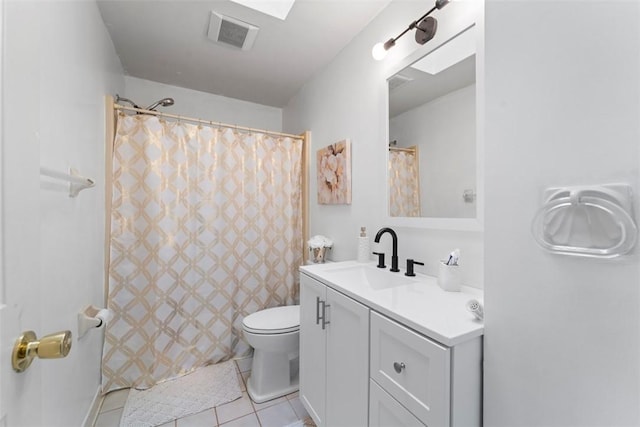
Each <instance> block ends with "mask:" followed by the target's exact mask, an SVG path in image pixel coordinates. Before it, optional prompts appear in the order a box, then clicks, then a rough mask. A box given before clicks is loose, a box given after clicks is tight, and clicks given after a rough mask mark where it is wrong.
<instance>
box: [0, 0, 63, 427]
mask: <svg viewBox="0 0 640 427" xmlns="http://www.w3.org/2000/svg"><path fill="white" fill-rule="evenodd" d="M20 3H22V4H20ZM38 7H39V6H38V4H37V2H32V3H26V2H15V1H5V0H0V34H2V37H3V39H2V46H1V50H0V51H1V52H2V55H1V56H0V57H1V60H0V61H1V62H2V64H0V65H1V66H0V70H1V71H0V93H1V94H2V103H1V104H0V105H1V107H0V108H1V110H0V149H1V153H2V154H1V160H0V188H1V197H0V223H1V228H0V245H1V248H0V249H1V251H0V253H1V255H0V384H1V386H0V387H1V388H0V425H3V426H10V427H15V426H41V425H45V424H46V423H44V422H43V415H42V391H41V383H42V374H41V370H40V369H41V366H40V365H41V364H40V363H38V361H34V363H33V364H32V365H31V367H30V368H29V369H28V370H27V371H25V372H23V373H20V374H18V373H16V372H14V371H13V369H12V367H11V351H12V349H13V345H14V342H15V340H16V339H17V338H18V336H19V335H20V334H21V333H22V332H23V331H25V330H34V331H35V332H36V333H37V334H38V336H39V335H40V333H41V332H42V331H41V326H42V324H41V318H40V312H41V310H42V305H41V304H42V303H43V302H42V301H41V298H40V294H41V292H40V263H39V261H40V252H39V246H40V201H39V195H40V172H39V168H40V152H39V141H38V132H37V131H38V118H39V109H38V106H39V75H40V64H39V59H38V58H37V55H25V54H24V52H34V51H36V50H33V47H34V46H37V45H38V41H39V38H40V31H39V30H38V28H37V23H38V19H34V17H37V16H38ZM18 15H21V16H18ZM13 18H16V19H13ZM14 25H21V26H22V27H23V28H21V30H20V33H21V34H25V35H28V36H27V37H24V38H22V39H21V40H20V41H19V43H13V42H12V43H7V42H6V40H5V39H4V35H5V34H7V33H8V32H9V30H10V29H11V27H12V26H14ZM25 26H26V28H24V27H25ZM14 34H15V32H14ZM6 82H11V84H6ZM7 99H12V100H14V101H12V103H11V105H7V102H6V100H7ZM60 392H64V390H60Z"/></svg>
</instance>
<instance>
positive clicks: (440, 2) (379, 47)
mask: <svg viewBox="0 0 640 427" xmlns="http://www.w3.org/2000/svg"><path fill="white" fill-rule="evenodd" d="M449 1H450V0H436V4H435V6H433V7H432V8H431V9H430V10H429V11H428V12H427V13H425V14H424V15H422V16H421V17H420V18H418V19H417V20H415V21H413V22H412V23H411V24H409V26H408V27H407V28H406V29H405V30H404V31H403V32H401V33H400V34H399V35H398V36H397V37H395V38H391V39H389V40H387V41H386V42H384V43H382V42H380V43H377V44H376V45H375V46H373V49H372V50H371V55H372V56H373V59H375V60H377V61H380V60H382V59H384V57H385V56H387V51H388V50H389V49H391V48H392V47H393V46H395V44H396V41H398V39H399V38H400V37H402V36H404V35H405V34H406V33H407V32H408V31H411V30H414V29H415V30H416V35H415V37H416V43H419V44H425V43H426V42H428V41H429V40H431V39H432V38H433V36H435V35H436V30H437V29H438V21H437V20H436V19H435V18H433V17H430V16H429V14H431V12H433V11H434V10H436V9H438V10H439V9H442V8H443V7H445V6H446V5H447V3H449Z"/></svg>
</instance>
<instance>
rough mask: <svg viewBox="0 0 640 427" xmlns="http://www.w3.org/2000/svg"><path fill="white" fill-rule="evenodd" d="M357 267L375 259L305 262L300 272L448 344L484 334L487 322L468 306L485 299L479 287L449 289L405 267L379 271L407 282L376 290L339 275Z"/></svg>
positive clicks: (392, 278)
mask: <svg viewBox="0 0 640 427" xmlns="http://www.w3.org/2000/svg"><path fill="white" fill-rule="evenodd" d="M355 266H366V267H367V268H374V269H375V268H376V267H375V263H373V262H372V263H366V264H361V263H358V262H356V261H342V262H331V263H324V264H313V265H304V266H301V267H300V271H301V272H302V273H304V274H306V275H308V276H311V277H313V278H314V279H317V280H319V281H321V282H322V283H324V284H325V285H327V286H329V287H330V288H332V289H335V290H336V291H338V292H340V293H343V294H345V295H347V296H349V297H351V298H353V299H354V300H356V301H358V302H360V303H362V304H364V305H366V306H368V307H370V308H372V309H373V310H375V311H377V312H379V313H382V314H384V315H385V316H388V317H390V318H392V319H394V320H396V321H398V322H400V323H402V324H404V325H406V326H408V327H409V328H411V329H414V330H415V331H417V332H419V333H421V334H423V335H426V336H428V337H429V338H431V339H433V340H435V341H438V342H440V343H442V344H444V345H446V346H449V347H452V346H455V345H456V344H460V343H462V342H464V341H467V340H470V339H472V338H475V337H478V336H481V335H483V333H484V324H483V323H482V322H481V321H479V320H477V319H476V318H475V317H474V316H473V314H471V313H470V312H468V311H467V309H466V304H467V301H469V300H470V299H476V300H479V301H482V298H483V293H482V291H481V290H480V289H475V288H470V287H466V286H463V287H462V291H461V292H447V291H444V290H442V289H441V288H440V287H439V286H438V284H437V283H436V278H435V277H431V276H426V275H423V274H416V276H415V277H412V278H408V277H406V276H404V269H401V270H400V272H399V273H391V272H389V270H388V269H387V270H379V273H381V274H383V275H389V276H388V277H389V280H391V281H400V282H407V283H406V284H398V285H397V286H393V287H389V288H386V289H374V288H372V287H371V286H369V284H367V283H366V281H362V280H353V278H349V277H347V276H348V275H342V274H339V271H340V269H348V268H349V267H355Z"/></svg>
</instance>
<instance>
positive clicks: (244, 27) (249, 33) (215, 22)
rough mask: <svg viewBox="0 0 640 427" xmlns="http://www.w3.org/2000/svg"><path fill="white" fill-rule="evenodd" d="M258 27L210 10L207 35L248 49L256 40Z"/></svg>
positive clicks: (219, 41) (230, 44) (218, 40)
mask: <svg viewBox="0 0 640 427" xmlns="http://www.w3.org/2000/svg"><path fill="white" fill-rule="evenodd" d="M258 30H259V28H258V27H256V26H255V25H251V24H248V23H246V22H242V21H240V20H239V19H235V18H231V17H230V16H224V15H220V14H218V13H216V12H211V18H210V20H209V32H208V33H207V37H209V38H210V39H211V40H213V41H214V42H217V43H224V44H226V45H229V46H233V47H236V48H238V49H242V50H249V49H251V47H252V46H253V42H255V41H256V36H257V35H258Z"/></svg>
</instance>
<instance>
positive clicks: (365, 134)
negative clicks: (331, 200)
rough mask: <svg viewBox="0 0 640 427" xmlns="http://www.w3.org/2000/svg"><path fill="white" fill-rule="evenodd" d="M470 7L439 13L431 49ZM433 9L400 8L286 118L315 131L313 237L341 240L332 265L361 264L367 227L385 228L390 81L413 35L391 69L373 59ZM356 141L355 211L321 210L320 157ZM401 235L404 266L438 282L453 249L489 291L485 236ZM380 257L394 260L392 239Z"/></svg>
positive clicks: (309, 88) (311, 85)
mask: <svg viewBox="0 0 640 427" xmlns="http://www.w3.org/2000/svg"><path fill="white" fill-rule="evenodd" d="M468 6H469V2H465V1H459V2H454V3H450V4H449V5H447V7H445V8H444V9H442V10H439V11H437V12H434V16H435V17H437V18H438V26H439V28H438V34H437V35H436V36H435V38H434V39H433V40H431V41H430V42H429V43H428V44H427V45H425V46H424V48H426V49H433V48H435V47H437V46H438V45H439V44H441V43H443V42H444V41H445V40H447V39H448V38H450V37H452V36H453V35H454V34H456V33H457V32H459V31H460V30H462V28H463V26H462V24H461V21H463V18H467V14H468V12H467V11H468V10H469V7H468ZM429 7H430V5H429V4H425V3H424V2H404V1H396V2H393V3H391V4H390V5H389V6H388V7H387V8H386V9H385V10H383V11H382V12H381V14H380V15H378V16H377V17H376V18H375V19H374V20H373V21H372V22H371V24H369V26H368V27H367V28H366V29H365V30H364V31H363V32H361V33H360V34H359V35H358V36H357V37H356V38H355V39H354V40H353V41H352V42H351V43H350V44H349V45H348V46H347V47H346V48H345V49H344V50H343V51H342V52H341V53H340V54H339V55H338V56H337V57H336V58H335V60H334V61H333V62H332V63H331V64H329V66H327V67H326V68H325V69H323V70H320V71H319V72H318V73H317V74H316V75H315V76H314V78H313V79H312V80H311V81H309V82H308V83H307V84H306V85H305V86H304V87H303V88H302V89H301V90H300V92H299V93H298V94H297V95H296V96H295V97H294V98H293V99H292V100H291V101H290V103H289V104H288V105H287V107H286V108H285V110H284V129H285V131H287V132H293V133H297V132H302V131H304V130H305V129H309V130H311V131H312V133H313V135H312V139H313V142H312V146H311V159H312V162H311V168H310V169H311V170H310V173H311V177H312V179H311V180H310V183H311V185H310V234H311V235H314V234H322V235H326V236H329V237H331V238H332V239H333V240H334V248H333V250H332V253H331V254H330V258H332V259H334V260H346V259H355V257H356V250H357V245H356V241H357V236H358V231H359V230H360V227H361V226H366V227H367V230H369V234H370V236H371V241H372V249H374V250H375V246H376V245H375V244H373V236H374V235H375V232H376V231H377V230H378V229H379V228H381V227H383V226H385V225H386V224H385V222H384V216H385V212H386V211H387V206H386V205H387V200H386V190H385V189H386V185H387V184H386V183H387V181H386V152H387V142H388V140H387V135H386V125H385V122H386V121H387V120H388V117H387V116H386V114H387V107H386V96H385V93H386V78H387V77H388V76H389V75H390V73H391V69H392V68H393V67H394V66H397V65H398V63H399V62H400V61H401V60H402V59H404V58H405V57H406V56H407V55H409V54H410V53H412V52H414V51H415V50H416V47H418V46H419V45H417V44H416V43H415V41H414V40H413V34H409V35H407V36H405V37H403V38H402V39H400V40H399V41H398V43H397V45H396V46H395V47H394V48H393V49H392V50H391V51H390V52H389V55H388V56H387V59H386V60H385V61H380V62H378V61H375V60H374V59H373V58H372V57H371V48H372V46H373V45H374V44H375V43H377V42H379V41H381V40H387V39H389V38H390V37H394V36H397V35H398V34H399V33H400V32H401V31H402V30H403V29H404V28H406V26H407V25H409V23H410V22H411V21H412V20H414V19H416V18H417V17H419V16H420V15H422V14H423V13H425V12H426V11H427V10H428V8H429ZM344 138H350V139H351V143H352V193H353V198H352V204H351V205H318V204H317V198H316V191H317V190H316V182H315V179H314V177H315V174H316V168H315V161H314V160H313V159H315V152H316V151H317V150H318V149H320V148H321V147H324V146H326V145H329V144H331V143H334V142H336V141H339V140H341V139H344ZM394 229H395V230H396V232H397V233H398V240H399V245H398V252H399V256H400V259H401V263H404V260H405V259H407V258H414V259H416V260H419V261H424V262H425V266H424V267H423V268H419V269H418V267H416V268H417V271H419V272H423V273H428V274H432V275H435V274H437V264H438V260H439V259H441V258H443V257H445V256H446V255H447V254H448V253H449V252H450V251H451V250H452V249H453V248H455V247H459V248H460V249H461V251H462V262H461V265H462V266H463V268H464V270H463V272H464V277H463V280H464V281H465V282H466V283H468V284H472V285H474V286H477V287H482V283H483V270H482V269H483V248H482V233H469V232H452V231H436V230H418V229H410V228H400V227H395V228H394ZM381 246H382V248H381V249H384V250H386V252H388V253H389V254H390V248H391V245H390V238H389V236H384V237H383V241H382V242H381Z"/></svg>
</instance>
